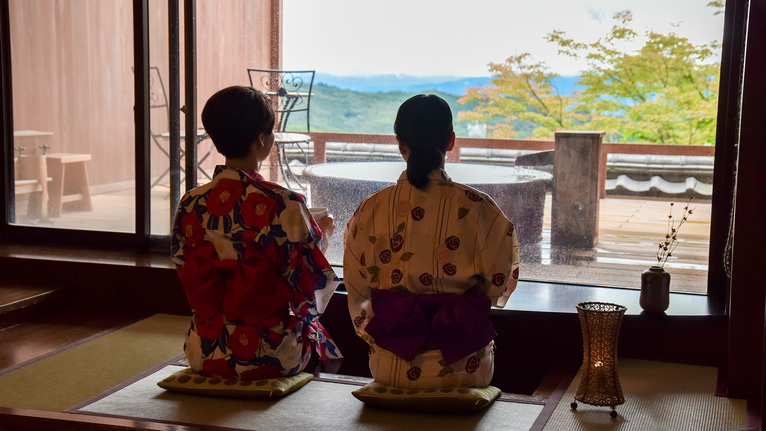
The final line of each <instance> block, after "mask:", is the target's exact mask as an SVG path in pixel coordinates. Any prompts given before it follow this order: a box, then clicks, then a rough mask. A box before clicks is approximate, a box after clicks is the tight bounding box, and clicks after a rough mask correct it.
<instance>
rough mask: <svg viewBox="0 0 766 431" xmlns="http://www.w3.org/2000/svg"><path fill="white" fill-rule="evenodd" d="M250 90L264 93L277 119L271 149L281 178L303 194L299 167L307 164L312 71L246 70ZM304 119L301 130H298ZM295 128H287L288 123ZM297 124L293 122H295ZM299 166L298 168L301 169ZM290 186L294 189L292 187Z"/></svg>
mask: <svg viewBox="0 0 766 431" xmlns="http://www.w3.org/2000/svg"><path fill="white" fill-rule="evenodd" d="M247 74H248V77H249V78H250V86H252V87H253V88H255V89H257V90H261V91H263V92H264V93H266V95H267V96H269V97H270V98H271V100H272V101H273V106H274V110H275V111H276V114H277V118H276V123H275V125H274V134H275V136H274V145H275V146H276V149H277V155H278V163H279V168H280V171H281V172H282V178H283V179H284V181H285V184H286V185H287V187H288V188H290V189H293V190H294V189H295V187H297V188H300V189H301V190H302V191H304V192H305V191H306V182H305V180H303V179H302V172H303V167H305V166H307V165H308V164H309V155H310V154H309V143H310V142H311V123H310V116H309V112H310V111H309V110H310V108H311V97H313V93H312V90H313V86H314V74H315V71H313V70H298V71H290V70H274V69H251V68H248V69H247ZM304 118H305V121H306V126H305V130H304V129H303V128H302V126H303V120H304ZM290 119H293V121H292V123H291V124H293V125H295V124H296V123H298V122H300V126H297V127H290V128H288V120H290ZM296 120H297V121H296ZM301 165H302V166H301ZM293 184H294V185H295V186H293Z"/></svg>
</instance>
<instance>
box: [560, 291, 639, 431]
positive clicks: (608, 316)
mask: <svg viewBox="0 0 766 431" xmlns="http://www.w3.org/2000/svg"><path fill="white" fill-rule="evenodd" d="M626 310H627V308H626V307H624V306H622V305H617V304H610V303H606V302H582V303H580V304H577V314H578V315H579V317H580V325H581V326H582V336H583V362H582V369H581V371H580V383H579V385H578V386H577V393H575V400H577V401H580V402H583V403H586V404H590V405H593V406H609V407H611V408H612V411H611V412H610V415H611V416H612V417H613V418H614V417H617V411H615V409H614V408H615V406H617V405H620V404H623V403H624V402H625V397H624V396H623V394H622V387H621V386H620V378H619V376H618V375H617V339H618V338H619V335H620V326H621V325H622V317H623V315H624V314H625V311H626ZM572 408H573V409H577V403H576V402H573V403H572Z"/></svg>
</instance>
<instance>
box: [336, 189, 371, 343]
mask: <svg viewBox="0 0 766 431" xmlns="http://www.w3.org/2000/svg"><path fill="white" fill-rule="evenodd" d="M371 199H374V197H371V198H368V199H367V200H366V201H365V202H369V200H371ZM365 202H363V203H362V204H361V205H360V206H359V209H357V211H356V213H354V215H353V216H352V217H351V220H350V221H349V222H348V224H347V225H346V230H345V232H344V235H343V239H344V242H345V252H344V253H343V282H344V284H345V286H346V290H347V291H348V307H349V312H350V313H351V319H352V320H353V324H354V330H355V331H356V333H357V335H359V337H361V338H362V339H363V340H365V341H366V342H368V343H369V344H373V342H374V340H373V339H372V337H370V336H369V335H368V334H367V332H365V330H364V328H365V326H366V325H367V322H369V321H370V319H372V316H373V312H372V302H371V300H370V298H371V291H372V288H371V286H370V283H371V282H372V278H371V277H373V274H370V273H368V272H367V270H366V264H365V263H366V262H365V259H366V258H367V257H366V256H371V255H372V253H374V250H373V247H374V246H373V244H372V243H370V241H368V240H367V238H368V237H369V236H370V232H365V231H364V228H363V226H362V225H363V223H358V217H364V216H365V215H364V214H365V213H364V212H362V213H360V211H359V210H360V209H361V208H362V207H363V206H364V205H365Z"/></svg>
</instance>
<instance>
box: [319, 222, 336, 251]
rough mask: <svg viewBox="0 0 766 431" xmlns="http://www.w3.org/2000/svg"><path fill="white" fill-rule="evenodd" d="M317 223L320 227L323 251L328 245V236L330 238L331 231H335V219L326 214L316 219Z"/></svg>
mask: <svg viewBox="0 0 766 431" xmlns="http://www.w3.org/2000/svg"><path fill="white" fill-rule="evenodd" d="M317 224H318V225H319V228H320V229H322V253H324V252H325V251H327V247H328V246H329V245H330V238H332V234H333V232H335V221H334V220H333V219H332V217H330V216H327V217H325V218H323V219H321V220H319V221H317Z"/></svg>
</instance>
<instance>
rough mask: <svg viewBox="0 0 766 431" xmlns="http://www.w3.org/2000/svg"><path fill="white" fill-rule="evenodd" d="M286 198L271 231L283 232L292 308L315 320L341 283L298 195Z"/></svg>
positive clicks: (285, 275) (281, 234)
mask: <svg viewBox="0 0 766 431" xmlns="http://www.w3.org/2000/svg"><path fill="white" fill-rule="evenodd" d="M293 196H294V197H293V199H286V200H285V207H284V209H282V210H281V211H280V212H279V213H278V214H277V215H276V218H275V220H274V222H273V223H272V234H273V235H276V236H284V238H285V239H286V241H285V242H284V243H283V244H282V249H283V252H284V253H285V255H286V256H287V265H286V266H285V267H284V268H283V269H282V271H283V273H282V275H283V278H284V279H285V280H286V281H287V282H288V284H290V286H291V287H292V288H293V290H294V292H295V293H294V296H293V300H292V301H291V308H292V309H293V312H294V313H295V314H296V315H300V316H305V317H307V318H308V319H309V320H310V321H316V320H317V319H318V318H319V316H321V315H322V313H324V310H325V309H326V308H327V304H328V302H329V301H330V298H331V297H332V294H333V292H335V289H336V288H337V287H338V285H339V284H340V281H339V280H338V277H337V276H336V275H335V272H333V270H332V267H331V266H330V264H329V263H328V262H327V259H326V258H325V257H324V254H322V249H321V244H322V232H321V230H320V229H319V226H318V225H317V224H316V222H315V221H314V219H313V217H311V213H310V212H309V210H308V208H307V207H306V205H305V203H304V202H303V200H302V197H300V195H293Z"/></svg>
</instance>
